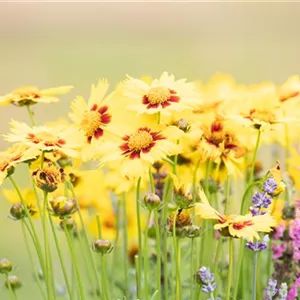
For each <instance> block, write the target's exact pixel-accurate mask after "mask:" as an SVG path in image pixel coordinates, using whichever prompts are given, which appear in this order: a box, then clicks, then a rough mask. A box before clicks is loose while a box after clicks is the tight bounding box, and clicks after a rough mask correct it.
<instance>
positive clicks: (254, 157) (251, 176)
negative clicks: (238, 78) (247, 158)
mask: <svg viewBox="0 0 300 300" xmlns="http://www.w3.org/2000/svg"><path fill="white" fill-rule="evenodd" d="M260 137H261V131H260V129H259V130H258V134H257V139H256V144H255V148H254V153H253V158H252V163H251V171H250V176H249V182H248V185H250V184H251V183H252V182H253V178H254V170H255V162H256V157H257V152H258V148H259V143H260Z"/></svg>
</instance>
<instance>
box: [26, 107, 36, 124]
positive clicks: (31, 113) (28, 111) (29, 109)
mask: <svg viewBox="0 0 300 300" xmlns="http://www.w3.org/2000/svg"><path fill="white" fill-rule="evenodd" d="M25 106H26V109H27V113H28V116H29V119H30V123H31V125H32V126H35V121H34V112H33V111H32V110H31V107H30V105H25Z"/></svg>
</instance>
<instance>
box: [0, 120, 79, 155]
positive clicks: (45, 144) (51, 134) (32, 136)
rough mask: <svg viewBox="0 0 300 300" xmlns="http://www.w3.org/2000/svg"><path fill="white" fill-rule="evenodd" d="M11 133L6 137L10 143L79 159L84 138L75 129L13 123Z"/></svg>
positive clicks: (11, 123)
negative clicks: (79, 150)
mask: <svg viewBox="0 0 300 300" xmlns="http://www.w3.org/2000/svg"><path fill="white" fill-rule="evenodd" d="M10 125H11V130H10V131H11V132H10V133H8V134H5V135H4V139H5V140H7V141H9V142H18V143H21V144H23V145H25V146H27V147H30V148H33V149H37V150H40V151H44V152H52V151H57V152H60V153H63V154H65V155H67V156H71V157H78V156H79V152H78V149H80V147H81V146H82V138H81V136H80V135H79V134H78V132H77V131H76V130H75V128H74V127H66V126H59V125H58V126H53V127H48V126H34V127H30V126H28V125H27V124H25V123H22V122H18V121H11V122H10Z"/></svg>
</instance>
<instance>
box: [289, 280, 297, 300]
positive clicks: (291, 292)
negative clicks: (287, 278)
mask: <svg viewBox="0 0 300 300" xmlns="http://www.w3.org/2000/svg"><path fill="white" fill-rule="evenodd" d="M299 287H300V278H297V279H296V280H295V283H294V284H293V285H292V287H291V288H290V289H289V292H288V295H287V298H286V299H287V300H294V299H296V297H298V288H299Z"/></svg>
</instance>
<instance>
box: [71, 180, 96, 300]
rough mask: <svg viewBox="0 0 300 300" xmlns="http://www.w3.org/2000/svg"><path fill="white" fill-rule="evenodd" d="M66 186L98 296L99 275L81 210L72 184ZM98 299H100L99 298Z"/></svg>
mask: <svg viewBox="0 0 300 300" xmlns="http://www.w3.org/2000/svg"><path fill="white" fill-rule="evenodd" d="M66 182H67V184H68V187H69V189H70V191H71V193H72V196H73V198H74V199H75V201H76V208H77V211H78V215H79V220H80V225H81V229H82V233H83V237H84V242H85V247H86V248H87V250H88V251H87V253H88V260H89V261H90V265H91V266H92V270H93V273H94V279H95V281H96V286H97V288H98V291H99V295H100V294H101V292H100V291H101V286H100V279H99V274H98V271H97V268H96V263H95V260H94V259H93V256H92V249H91V247H89V238H88V234H87V231H86V228H85V223H84V220H83V216H82V213H81V209H80V206H79V204H78V201H77V198H76V194H75V190H74V187H73V184H72V182H71V181H66ZM99 298H101V297H100V296H99Z"/></svg>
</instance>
